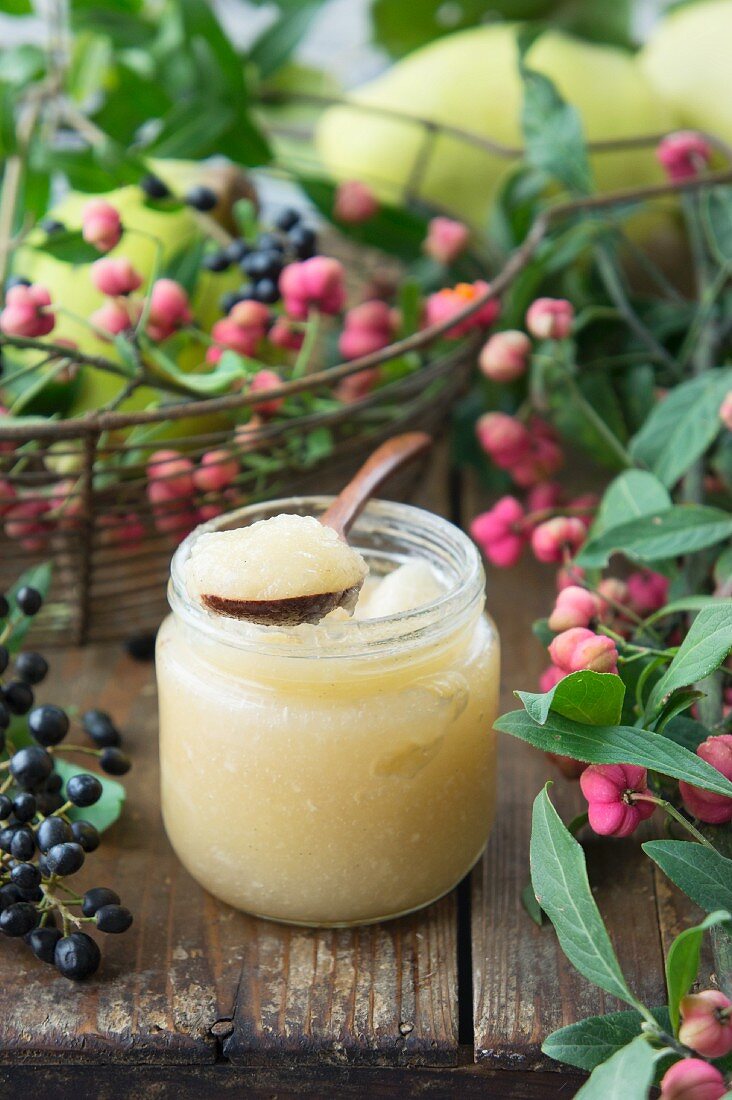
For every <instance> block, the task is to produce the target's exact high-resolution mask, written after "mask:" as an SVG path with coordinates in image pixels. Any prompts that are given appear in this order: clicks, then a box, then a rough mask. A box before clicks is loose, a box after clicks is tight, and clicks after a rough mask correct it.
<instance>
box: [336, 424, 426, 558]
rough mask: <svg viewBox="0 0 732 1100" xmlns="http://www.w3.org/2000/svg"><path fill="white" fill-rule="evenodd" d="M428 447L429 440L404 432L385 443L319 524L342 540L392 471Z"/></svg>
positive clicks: (364, 465)
mask: <svg viewBox="0 0 732 1100" xmlns="http://www.w3.org/2000/svg"><path fill="white" fill-rule="evenodd" d="M431 446H432V438H431V436H429V435H427V433H426V432H405V433H404V434H403V435H395V436H394V437H393V438H392V439H387V440H386V442H385V443H382V444H381V446H380V447H377V448H376V450H375V451H374V453H373V454H372V455H371V457H370V458H367V459H366V461H365V462H364V464H363V466H362V467H361V469H360V470H359V471H358V472H357V473H356V474H354V476H353V477H352V478H351V480H350V481H349V483H348V485H346V487H345V489H343V490H341V492H340V493H339V494H338V496H337V497H336V498H335V500H334V501H333V503H332V504H331V506H330V508H328V510H327V511H326V512H324V513H323V515H322V516H321V517H320V522H321V523H323V524H325V526H326V527H332V528H333V530H334V531H337V532H338V534H339V535H340V536H341V538H342V539H345V537H346V535H347V534H348V530H349V528H350V527H351V525H352V524H353V522H354V521H355V520H356V519H357V518H358V516H359V515H360V514H361V512H362V511H363V509H364V507H365V506H366V503H367V502H368V500H369V499H370V497H372V496H373V494H374V493H375V492H376V490H377V489H378V488H380V486H381V485H383V484H384V482H385V481H386V480H387V479H388V478H390V477H391V475H392V474H393V473H394V472H395V471H396V470H399V469H401V467H402V466H406V464H407V463H408V462H411V461H412V460H413V459H415V458H417V457H418V456H419V455H422V454H424V453H425V452H426V451H428V450H429V449H430V447H431Z"/></svg>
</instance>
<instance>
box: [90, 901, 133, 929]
mask: <svg viewBox="0 0 732 1100" xmlns="http://www.w3.org/2000/svg"><path fill="white" fill-rule="evenodd" d="M94 917H95V920H96V922H97V928H98V929H99V931H100V932H126V931H127V929H128V928H129V927H130V925H131V924H132V913H131V912H130V911H129V909H126V908H125V907H124V905H103V906H102V907H101V909H97V911H96V913H95V914H94Z"/></svg>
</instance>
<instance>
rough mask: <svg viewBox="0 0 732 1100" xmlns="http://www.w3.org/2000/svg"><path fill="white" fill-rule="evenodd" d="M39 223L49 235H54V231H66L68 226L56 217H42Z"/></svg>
mask: <svg viewBox="0 0 732 1100" xmlns="http://www.w3.org/2000/svg"><path fill="white" fill-rule="evenodd" d="M38 225H39V227H40V228H41V229H42V230H43V232H44V233H47V234H48V235H49V237H52V236H53V234H54V233H65V232H66V226H65V225H64V223H63V222H59V221H56V219H55V218H41V220H40V221H39V223H38Z"/></svg>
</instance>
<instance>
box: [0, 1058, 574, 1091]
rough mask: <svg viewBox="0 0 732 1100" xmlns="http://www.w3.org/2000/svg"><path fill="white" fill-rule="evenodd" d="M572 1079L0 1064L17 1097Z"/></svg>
mask: <svg viewBox="0 0 732 1100" xmlns="http://www.w3.org/2000/svg"><path fill="white" fill-rule="evenodd" d="M579 1084H580V1081H579V1078H577V1077H568V1078H565V1079H559V1078H558V1077H557V1075H556V1074H555V1073H553V1074H548V1073H525V1074H523V1073H522V1074H513V1073H512V1074H506V1073H503V1072H502V1071H500V1070H498V1071H490V1070H486V1069H484V1068H483V1067H477V1066H464V1067H461V1068H459V1069H453V1070H448V1069H364V1068H358V1069H356V1068H354V1067H348V1068H336V1067H330V1066H326V1067H318V1068H314V1067H307V1066H305V1067H300V1066H298V1067H297V1068H293V1067H282V1066H279V1067H271V1068H269V1069H244V1068H241V1067H233V1066H229V1065H226V1064H219V1065H216V1066H210V1067H204V1066H176V1067H171V1066H169V1067H160V1066H143V1067H136V1066H114V1067H109V1066H98V1067H96V1066H95V1067H91V1066H78V1067H75V1068H73V1069H69V1068H68V1067H65V1066H58V1065H56V1066H39V1067H37V1068H32V1069H31V1068H29V1067H13V1068H8V1067H1V1066H0V1095H2V1096H10V1095H11V1094H12V1095H17V1096H20V1097H23V1100H48V1097H52V1098H53V1100H79V1097H93V1098H94V1100H139V1098H140V1097H142V1096H144V1097H150V1098H153V1097H154V1098H155V1100H225V1098H228V1097H232V1098H236V1100H241V1097H247V1098H249V1097H251V1098H252V1100H300V1098H301V1097H306V1096H308V1097H317V1100H351V1098H352V1100H363V1098H364V1097H368V1098H369V1100H394V1097H396V1096H398V1097H404V1098H405V1100H421V1098H426V1100H470V1098H472V1097H475V1098H476V1100H477V1098H478V1097H480V1100H548V1098H549V1097H552V1098H553V1100H569V1098H570V1097H572V1096H574V1094H575V1092H576V1091H577V1089H578V1087H579Z"/></svg>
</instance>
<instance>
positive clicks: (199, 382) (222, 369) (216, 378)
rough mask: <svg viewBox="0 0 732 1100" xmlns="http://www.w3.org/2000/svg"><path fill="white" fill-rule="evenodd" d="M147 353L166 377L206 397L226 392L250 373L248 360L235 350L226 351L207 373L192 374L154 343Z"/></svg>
mask: <svg viewBox="0 0 732 1100" xmlns="http://www.w3.org/2000/svg"><path fill="white" fill-rule="evenodd" d="M146 354H147V355H148V357H149V358H150V359H152V361H153V362H154V363H155V366H156V367H157V369H158V371H159V372H160V373H161V374H162V375H163V377H164V378H169V379H170V380H171V381H173V382H176V383H177V384H178V385H181V386H185V387H186V389H188V390H190V392H191V393H196V394H201V395H203V396H204V397H210V396H213V395H216V394H222V393H226V392H227V391H228V390H230V389H231V384H232V382H234V381H235V380H237V379H240V378H246V377H247V375H248V371H247V362H248V361H247V360H246V359H244V358H243V356H241V355H237V354H236V353H235V352H233V351H225V352H224V354H223V355H222V356H221V358H220V359H219V361H218V363H217V364H216V366H215V367H214V369H213V370H211V371H208V373H206V374H192V373H189V372H188V371H184V370H181V369H180V367H179V366H178V364H177V363H176V362H175V360H173V359H171V358H170V356H169V355H166V354H165V352H164V351H161V350H160V348H156V347H153V346H152V345H151V346H150V347H148V348H147V349H146Z"/></svg>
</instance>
